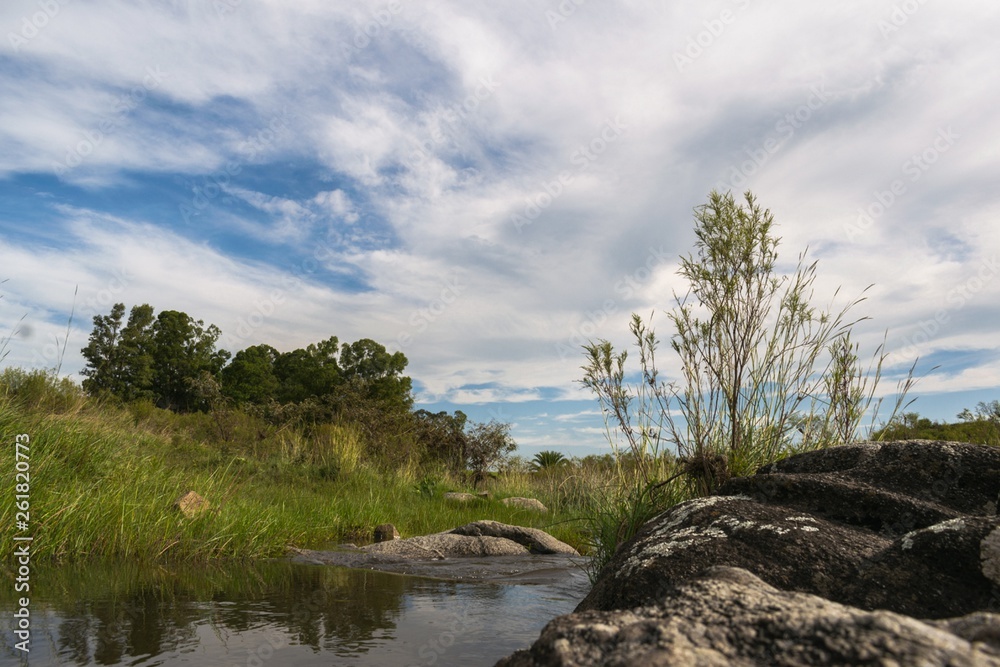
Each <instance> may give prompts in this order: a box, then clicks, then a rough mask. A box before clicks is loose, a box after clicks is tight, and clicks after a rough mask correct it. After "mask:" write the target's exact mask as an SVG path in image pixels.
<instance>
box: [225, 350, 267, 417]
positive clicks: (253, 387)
mask: <svg viewBox="0 0 1000 667" xmlns="http://www.w3.org/2000/svg"><path fill="white" fill-rule="evenodd" d="M279 356H280V355H279V353H278V351H277V350H275V349H274V348H273V347H271V346H270V345H252V346H250V347H248V348H246V349H244V350H240V351H239V352H237V353H236V354H235V356H233V359H232V361H230V362H229V364H227V365H226V367H225V368H223V369H222V373H221V374H220V376H219V377H220V380H221V383H222V393H223V395H224V396H227V397H229V398H231V399H233V400H234V401H236V402H237V403H240V404H242V403H252V404H256V405H263V404H264V403H267V402H268V401H270V400H276V399H277V395H278V388H279V382H278V378H277V376H275V374H274V364H275V362H276V361H277V359H278V357H279Z"/></svg>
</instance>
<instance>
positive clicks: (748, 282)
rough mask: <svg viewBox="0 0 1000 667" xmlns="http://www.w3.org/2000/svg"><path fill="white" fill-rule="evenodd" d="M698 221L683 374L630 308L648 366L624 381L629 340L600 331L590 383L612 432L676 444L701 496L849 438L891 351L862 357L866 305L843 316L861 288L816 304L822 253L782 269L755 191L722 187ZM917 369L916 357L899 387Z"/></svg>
mask: <svg viewBox="0 0 1000 667" xmlns="http://www.w3.org/2000/svg"><path fill="white" fill-rule="evenodd" d="M695 221H696V225H695V235H696V237H697V242H696V244H695V251H694V253H693V254H691V255H688V256H686V257H682V258H681V267H680V271H679V273H680V275H681V276H682V277H684V278H685V279H686V280H687V282H688V284H689V289H688V291H687V293H686V294H684V295H683V296H678V295H677V294H676V293H675V294H674V300H675V304H676V307H675V308H674V309H673V311H672V312H670V313H669V314H668V317H669V319H670V321H671V323H672V324H673V325H674V328H675V330H676V333H675V334H674V335H673V337H672V338H671V340H670V346H671V348H672V349H673V350H674V352H675V353H676V354H677V357H678V361H679V370H680V377H679V379H678V381H676V382H669V383H668V382H664V381H663V380H661V379H660V376H659V373H658V371H657V368H656V363H655V354H656V350H657V346H658V340H657V338H656V336H655V334H654V332H653V329H652V325H651V324H650V323H646V322H644V321H643V320H642V318H640V317H639V316H638V315H633V317H632V324H631V330H632V334H633V336H634V338H635V345H636V348H637V350H638V354H639V362H640V363H639V366H640V367H639V379H638V380H637V381H636V383H635V384H634V385H630V384H629V383H627V382H626V380H625V377H626V371H625V361H626V359H627V353H626V352H625V351H622V352H617V353H616V351H615V350H614V349H613V348H612V346H611V344H610V343H608V342H607V341H598V342H597V343H592V344H590V345H588V346H586V347H585V350H586V354H587V360H588V363H587V365H585V366H584V379H583V382H584V384H585V385H586V386H588V387H589V388H590V389H591V390H593V391H594V393H595V394H596V395H597V397H598V400H599V401H600V403H601V406H602V409H603V411H604V414H605V417H606V423H609V434H610V432H611V427H613V428H614V429H615V431H616V432H617V433H620V434H621V435H622V436H623V437H624V439H625V441H626V442H627V443H628V447H629V448H630V450H631V451H632V452H635V453H645V452H648V451H652V452H653V453H656V452H659V451H660V449H661V448H662V447H664V446H665V445H668V444H669V445H672V446H673V447H674V448H676V452H677V455H678V456H679V463H680V464H681V466H682V469H681V473H680V474H681V476H683V477H686V483H687V485H688V493H691V494H695V495H703V494H707V493H711V492H712V491H713V490H714V489H716V488H717V487H718V486H719V485H720V484H722V483H723V482H724V481H725V480H726V479H728V478H729V477H730V476H732V475H744V474H750V473H752V472H753V471H754V470H755V469H756V468H757V467H759V466H761V465H764V464H766V463H769V462H772V461H774V460H776V459H778V458H780V457H781V456H782V455H784V454H786V453H788V452H790V451H792V450H793V449H799V448H802V447H817V446H826V445H832V444H839V443H843V442H848V441H850V440H853V439H854V438H855V435H856V432H857V430H858V426H859V423H860V420H861V418H862V416H863V415H864V414H865V413H866V412H867V411H868V410H869V408H870V406H871V403H872V400H873V397H874V395H875V389H876V385H877V384H878V380H879V378H880V376H881V365H882V361H883V360H884V359H885V356H884V354H882V353H881V351H882V350H883V349H884V346H883V347H880V348H879V351H878V352H876V361H875V362H873V366H870V367H869V369H868V372H867V373H865V372H864V371H863V369H861V367H860V365H859V363H858V356H857V348H856V346H855V345H853V344H852V342H851V340H850V331H851V329H852V327H853V326H854V325H855V324H857V323H858V322H859V321H861V320H862V319H866V318H859V319H855V320H851V319H849V317H848V316H849V314H850V311H851V310H852V309H853V308H854V307H855V306H857V305H858V304H859V303H860V302H861V301H863V300H864V296H863V294H862V296H861V297H859V298H857V299H855V300H854V301H852V302H850V303H848V304H847V306H845V307H844V308H843V309H841V310H839V311H836V312H832V311H830V310H823V309H819V308H817V307H815V306H813V305H812V303H811V302H812V299H813V284H814V282H815V279H816V262H811V263H808V262H807V261H806V253H804V252H803V253H802V254H801V255H800V256H799V261H798V264H797V266H796V269H795V271H794V272H793V273H791V274H788V275H780V274H778V273H777V271H776V263H777V257H778V254H777V248H778V244H779V240H780V239H779V238H778V237H777V236H776V235H775V234H774V230H773V226H774V220H773V216H772V215H771V212H770V211H768V210H765V209H762V208H761V207H760V206H759V205H758V204H757V201H756V199H755V197H754V196H753V194H752V193H751V192H747V193H746V194H745V195H744V202H743V203H737V201H736V200H735V199H734V198H733V196H732V194H730V193H725V194H721V193H719V192H715V191H713V192H712V193H711V194H710V195H709V200H708V203H707V204H705V205H702V206H700V207H698V208H697V209H695ZM873 368H875V372H874V377H872V369H873ZM911 380H912V370H911V376H910V380H908V381H907V383H906V384H905V385H904V387H903V395H905V391H906V390H907V389H908V388H909V386H910V383H911ZM901 401H902V396H900V398H899V400H898V401H897V403H896V410H894V411H893V412H894V413H895V412H896V411H897V410H898V408H899V406H900V403H901ZM876 407H877V405H876ZM640 472H642V471H640ZM651 482H653V480H650V479H649V478H648V477H645V478H644V479H643V484H645V485H647V486H648V485H649V484H650V483H651ZM656 483H658V484H665V483H666V482H665V481H664V482H656Z"/></svg>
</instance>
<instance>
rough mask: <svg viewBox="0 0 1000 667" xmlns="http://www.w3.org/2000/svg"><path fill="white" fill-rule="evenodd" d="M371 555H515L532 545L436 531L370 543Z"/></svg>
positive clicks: (449, 556)
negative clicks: (526, 545) (527, 545)
mask: <svg viewBox="0 0 1000 667" xmlns="http://www.w3.org/2000/svg"><path fill="white" fill-rule="evenodd" d="M361 550H362V551H364V552H365V553H369V554H378V555H381V556H398V557H403V558H465V557H469V556H514V555H519V554H526V553H528V548H527V547H525V546H523V545H521V544H518V543H517V542H514V541H513V540H508V539H504V538H502V537H493V536H488V535H485V536H478V535H477V536H472V535H460V534H456V533H435V534H433V535H421V536H419V537H410V538H407V539H405V540H393V541H390V542H380V543H378V544H370V545H368V546H366V547H362V548H361Z"/></svg>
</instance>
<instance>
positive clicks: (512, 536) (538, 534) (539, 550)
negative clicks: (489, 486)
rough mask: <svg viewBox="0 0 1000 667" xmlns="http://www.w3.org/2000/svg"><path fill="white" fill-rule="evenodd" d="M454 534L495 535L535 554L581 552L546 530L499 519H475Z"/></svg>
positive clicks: (573, 553)
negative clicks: (501, 521) (510, 523)
mask: <svg viewBox="0 0 1000 667" xmlns="http://www.w3.org/2000/svg"><path fill="white" fill-rule="evenodd" d="M451 533H452V534H454V535H468V536H474V537H480V536H483V537H495V538H502V539H505V540H509V541H511V542H516V543H517V544H520V545H522V546H524V547H526V548H527V549H528V550H529V551H530V552H531V553H533V554H567V555H570V556H579V555H580V552H578V551H577V550H576V549H574V548H573V547H571V546H570V545H568V544H566V543H565V542H561V541H559V540H557V539H556V538H554V537H552V536H551V535H549V534H548V533H546V532H545V531H544V530H539V529H538V528H525V527H523V526H511V525H509V524H506V523H500V522H499V521H474V522H473V523H469V524H466V525H464V526H459V527H458V528H455V529H454V530H452V531H451Z"/></svg>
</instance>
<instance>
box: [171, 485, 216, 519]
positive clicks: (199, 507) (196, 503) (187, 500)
mask: <svg viewBox="0 0 1000 667" xmlns="http://www.w3.org/2000/svg"><path fill="white" fill-rule="evenodd" d="M174 507H176V508H177V509H178V510H180V513H181V514H183V515H184V516H185V517H186V518H188V519H194V518H195V517H198V516H199V515H201V513H202V512H204V511H205V510H207V509H209V508H210V507H211V504H210V503H209V502H208V501H207V500H205V499H204V498H202V497H201V496H200V495H198V494H197V493H195V492H194V491H188V492H187V493H185V494H184V495H183V496H181V497H180V498H178V499H177V500H176V501H175V502H174Z"/></svg>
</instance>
